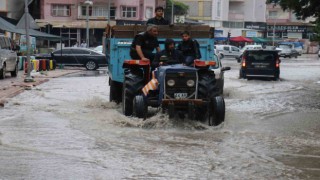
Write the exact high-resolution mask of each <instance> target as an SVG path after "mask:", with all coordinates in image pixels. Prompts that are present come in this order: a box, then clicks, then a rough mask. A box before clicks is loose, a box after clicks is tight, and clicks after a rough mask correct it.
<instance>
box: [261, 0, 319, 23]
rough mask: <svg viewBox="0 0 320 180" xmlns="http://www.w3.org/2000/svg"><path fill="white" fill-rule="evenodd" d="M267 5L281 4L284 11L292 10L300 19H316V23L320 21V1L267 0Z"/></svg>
mask: <svg viewBox="0 0 320 180" xmlns="http://www.w3.org/2000/svg"><path fill="white" fill-rule="evenodd" d="M267 4H274V5H276V4H279V5H280V6H281V8H282V9H283V10H292V11H293V13H294V14H295V15H296V16H297V18H298V19H303V20H304V19H306V18H308V17H314V18H316V22H319V21H320V3H319V0H267Z"/></svg>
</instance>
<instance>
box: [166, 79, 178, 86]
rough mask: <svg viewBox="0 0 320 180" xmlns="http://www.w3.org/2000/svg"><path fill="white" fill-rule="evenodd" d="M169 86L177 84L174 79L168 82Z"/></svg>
mask: <svg viewBox="0 0 320 180" xmlns="http://www.w3.org/2000/svg"><path fill="white" fill-rule="evenodd" d="M167 84H168V86H174V85H175V84H176V82H175V81H174V80H173V79H170V80H168V81H167Z"/></svg>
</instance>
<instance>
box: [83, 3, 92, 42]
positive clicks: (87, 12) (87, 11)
mask: <svg viewBox="0 0 320 180" xmlns="http://www.w3.org/2000/svg"><path fill="white" fill-rule="evenodd" d="M84 4H85V5H86V16H87V20H86V22H87V28H86V29H87V33H86V44H87V48H89V6H92V1H91V0H87V1H85V2H84Z"/></svg>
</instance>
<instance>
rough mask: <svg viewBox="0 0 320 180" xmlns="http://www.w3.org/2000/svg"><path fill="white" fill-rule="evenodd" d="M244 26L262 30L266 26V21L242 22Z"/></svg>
mask: <svg viewBox="0 0 320 180" xmlns="http://www.w3.org/2000/svg"><path fill="white" fill-rule="evenodd" d="M244 28H246V29H254V30H261V31H264V30H266V28H267V23H264V22H244Z"/></svg>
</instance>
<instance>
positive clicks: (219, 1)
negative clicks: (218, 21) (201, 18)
mask: <svg viewBox="0 0 320 180" xmlns="http://www.w3.org/2000/svg"><path fill="white" fill-rule="evenodd" d="M217 16H218V17H220V16H221V0H218V2H217Z"/></svg>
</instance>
